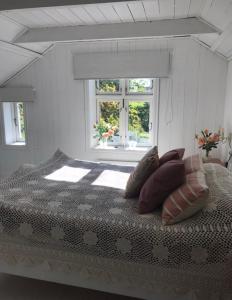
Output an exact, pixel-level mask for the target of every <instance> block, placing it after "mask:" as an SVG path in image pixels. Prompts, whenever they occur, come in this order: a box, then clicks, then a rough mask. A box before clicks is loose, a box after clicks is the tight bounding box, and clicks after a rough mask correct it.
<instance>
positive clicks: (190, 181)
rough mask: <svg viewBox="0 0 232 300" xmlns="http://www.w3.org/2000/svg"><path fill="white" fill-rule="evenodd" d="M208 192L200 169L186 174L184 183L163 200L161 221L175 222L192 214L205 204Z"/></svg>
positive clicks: (165, 222)
mask: <svg viewBox="0 0 232 300" xmlns="http://www.w3.org/2000/svg"><path fill="white" fill-rule="evenodd" d="M208 194H209V188H208V186H207V185H206V180H205V174H204V173H203V172H201V171H198V172H193V173H191V174H188V175H187V176H186V183H184V184H183V185H181V186H180V187H179V188H178V189H177V190H175V191H174V192H173V193H172V194H171V195H169V197H168V198H167V199H166V200H165V201H164V204H163V210H162V223H163V224H164V225H170V224H175V223H177V222H180V221H182V220H184V219H187V218H189V217H190V216H192V215H194V214H195V213H196V212H197V211H199V210H201V209H202V208H203V207H204V206H205V205H206V201H207V198H208Z"/></svg>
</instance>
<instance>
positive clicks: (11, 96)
mask: <svg viewBox="0 0 232 300" xmlns="http://www.w3.org/2000/svg"><path fill="white" fill-rule="evenodd" d="M34 98H35V90H34V89H33V88H29V87H15V88H13V87H10V88H0V102H33V101H34Z"/></svg>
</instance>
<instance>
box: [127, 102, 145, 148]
mask: <svg viewBox="0 0 232 300" xmlns="http://www.w3.org/2000/svg"><path fill="white" fill-rule="evenodd" d="M149 126H150V103H149V102H145V101H130V102H129V111H128V144H129V146H130V147H136V146H137V145H138V144H139V145H148V144H149V142H150V133H149Z"/></svg>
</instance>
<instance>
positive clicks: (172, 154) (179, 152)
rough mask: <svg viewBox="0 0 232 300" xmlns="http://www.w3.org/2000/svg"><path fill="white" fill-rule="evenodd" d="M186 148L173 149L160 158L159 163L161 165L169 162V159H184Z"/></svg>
mask: <svg viewBox="0 0 232 300" xmlns="http://www.w3.org/2000/svg"><path fill="white" fill-rule="evenodd" d="M184 151H185V149H184V148H180V149H174V150H171V151H168V152H166V153H165V154H164V155H163V156H162V157H161V158H160V159H159V164H160V166H161V165H163V164H165V163H166V162H168V161H169V160H175V159H182V158H183V156H184Z"/></svg>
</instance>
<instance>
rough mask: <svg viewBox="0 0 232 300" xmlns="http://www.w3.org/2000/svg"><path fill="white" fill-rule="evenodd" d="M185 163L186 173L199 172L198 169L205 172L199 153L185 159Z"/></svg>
mask: <svg viewBox="0 0 232 300" xmlns="http://www.w3.org/2000/svg"><path fill="white" fill-rule="evenodd" d="M184 165H185V173H186V174H189V173H193V172H197V171H202V172H203V173H205V170H204V166H203V161H202V158H201V156H200V155H199V154H195V155H191V156H189V157H186V158H185V159H184Z"/></svg>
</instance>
